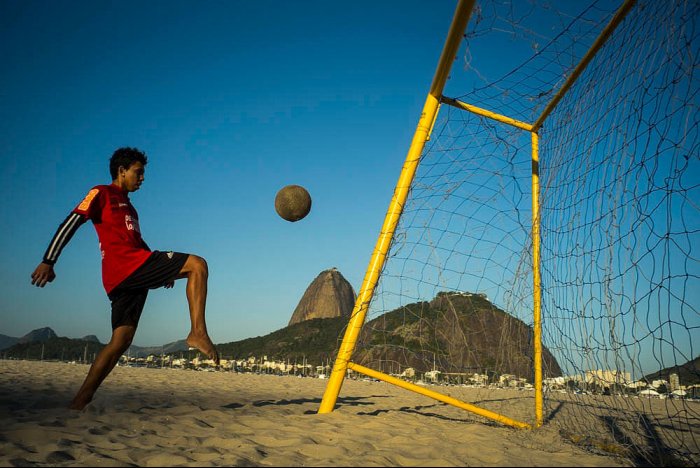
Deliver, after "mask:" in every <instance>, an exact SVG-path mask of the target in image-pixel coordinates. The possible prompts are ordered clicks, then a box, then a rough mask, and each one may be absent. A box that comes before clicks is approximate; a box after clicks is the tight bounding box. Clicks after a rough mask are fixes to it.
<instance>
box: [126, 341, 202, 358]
mask: <svg viewBox="0 0 700 468" xmlns="http://www.w3.org/2000/svg"><path fill="white" fill-rule="evenodd" d="M188 348H189V346H187V343H186V342H185V340H178V341H173V342H172V343H167V344H164V345H162V346H135V345H131V346H130V347H129V349H128V350H127V353H128V354H129V356H131V357H146V356H148V355H151V354H153V355H156V356H159V355H161V354H171V353H177V352H180V351H187V349H188Z"/></svg>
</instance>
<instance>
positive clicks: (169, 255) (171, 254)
mask: <svg viewBox="0 0 700 468" xmlns="http://www.w3.org/2000/svg"><path fill="white" fill-rule="evenodd" d="M166 255H167V256H168V258H169V259H171V260H172V258H173V253H172V252H168V253H167V254H166Z"/></svg>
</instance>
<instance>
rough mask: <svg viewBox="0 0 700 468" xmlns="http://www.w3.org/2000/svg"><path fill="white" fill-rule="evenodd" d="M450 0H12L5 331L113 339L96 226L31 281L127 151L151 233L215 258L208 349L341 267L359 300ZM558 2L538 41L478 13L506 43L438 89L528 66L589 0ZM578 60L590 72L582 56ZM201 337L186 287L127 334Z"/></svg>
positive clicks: (6, 52) (2, 173)
mask: <svg viewBox="0 0 700 468" xmlns="http://www.w3.org/2000/svg"><path fill="white" fill-rule="evenodd" d="M619 3H620V2H618V1H612V0H611V1H601V2H599V3H598V5H597V6H596V8H594V9H593V10H592V12H591V15H592V16H594V15H599V16H601V17H609V13H610V12H611V11H612V10H614V8H616V7H617V5H618V4H619ZM456 4H457V2H456V0H455V1H451V0H450V1H447V0H440V1H435V0H401V1H399V0H392V1H380V2H377V1H355V2H342V3H341V2H334V1H308V0H304V1H297V2H282V1H255V2H254V1H234V0H229V1H208V2H194V1H167V2H166V1H161V0H159V1H149V2H136V1H122V2H107V1H91V2H87V1H86V2H81V1H70V2H39V1H26V0H4V1H2V2H0V60H1V61H2V66H3V72H2V73H0V122H2V123H1V124H0V158H2V164H1V166H0V167H1V169H0V187H1V188H0V190H1V191H2V193H1V194H2V198H0V215H1V216H2V217H3V219H4V220H5V227H4V228H3V230H2V231H0V236H1V237H0V255H1V256H2V259H3V262H2V266H1V267H0V333H2V334H6V335H10V336H21V335H24V334H25V333H27V332H29V331H31V330H33V329H35V328H39V327H45V326H49V327H51V328H53V329H54V331H56V333H57V334H58V335H60V336H68V337H72V338H78V337H82V336H85V335H89V334H94V335H97V337H98V338H99V339H100V340H101V341H102V342H106V341H108V339H109V336H110V332H111V330H110V309H109V301H108V299H107V296H106V294H105V292H104V290H103V287H102V282H101V272H100V254H99V249H98V243H97V236H96V234H95V231H94V228H93V227H92V226H91V225H90V224H87V225H84V226H83V227H82V228H81V230H80V231H79V232H78V233H77V234H76V236H75V237H74V238H73V240H72V242H71V243H70V245H69V246H68V247H67V248H66V249H65V250H64V252H63V255H62V256H61V258H60V259H59V262H58V264H57V266H56V273H57V275H58V276H57V279H56V281H54V283H52V284H50V285H48V286H47V287H46V288H43V289H38V288H36V287H34V286H32V285H31V284H30V274H31V272H32V271H33V270H34V268H35V267H36V265H37V264H38V263H39V262H40V260H41V257H42V255H43V253H44V251H45V249H46V246H47V244H48V242H49V241H50V239H51V237H52V236H53V234H54V232H55V230H56V228H57V226H58V225H59V224H60V223H61V222H62V221H63V220H64V218H65V217H66V215H67V214H68V213H69V212H70V210H71V209H72V208H73V207H75V206H76V205H77V203H79V202H80V201H81V200H82V198H83V197H84V195H85V194H86V193H87V191H88V190H89V189H90V188H91V187H92V186H94V185H97V184H103V183H109V182H110V177H109V171H108V160H109V157H110V155H111V154H112V152H113V151H114V150H115V149H116V148H118V147H121V146H135V147H138V148H140V149H142V150H144V151H145V152H146V153H147V155H148V157H149V163H148V166H147V171H146V180H145V184H144V185H143V186H142V188H141V190H140V191H138V192H136V193H134V194H132V196H131V199H132V202H133V204H134V205H135V207H136V209H137V210H138V212H139V216H140V226H141V230H142V234H143V236H144V239H145V240H146V241H147V242H148V244H149V245H150V246H151V247H152V248H154V249H159V250H177V251H182V252H188V253H194V254H197V255H200V256H202V257H204V258H206V259H207V261H208V264H209V271H210V279H209V297H208V307H207V320H208V325H209V331H210V335H211V337H212V339H213V341H214V342H215V343H226V342H230V341H236V340H241V339H244V338H248V337H252V336H259V335H265V334H267V333H270V332H272V331H275V330H278V329H280V328H282V327H285V326H286V325H287V323H288V321H289V319H290V317H291V316H292V313H293V311H294V308H295V307H296V305H297V303H298V302H299V300H300V299H301V296H302V295H303V293H304V291H305V289H306V287H307V286H308V285H309V284H310V283H311V281H313V279H314V278H316V276H317V275H318V274H319V273H320V272H321V271H323V270H326V269H328V268H332V267H336V268H338V269H339V270H340V272H341V273H342V274H343V275H344V276H345V277H346V278H347V279H348V281H349V282H350V283H351V284H352V286H353V287H354V288H355V290H356V291H357V290H358V289H359V287H360V283H361V281H362V278H363V277H364V274H365V269H366V267H367V264H368V261H369V259H370V254H371V252H372V249H373V248H374V245H375V242H376V239H377V236H378V234H379V230H380V228H381V224H382V221H383V219H384V215H385V213H386V209H387V206H388V204H389V201H390V199H391V195H392V193H393V190H394V185H395V183H396V180H397V179H398V176H399V173H400V170H401V167H402V165H403V161H404V159H405V156H406V152H407V150H408V147H409V144H410V141H411V138H412V136H413V132H414V130H415V127H416V123H417V122H418V118H419V116H420V112H421V110H422V107H423V103H424V101H425V97H426V94H427V92H428V90H429V88H430V83H431V81H432V77H433V74H434V71H435V66H436V64H437V62H438V58H439V55H440V52H441V50H442V47H443V44H444V41H445V37H446V34H447V30H448V28H449V25H450V22H451V20H452V16H453V13H454V8H455V6H456ZM489 5H491V4H489V3H488V2H486V3H485V8H489ZM518 5H525V6H527V5H529V4H525V3H519V4H518ZM557 7H559V8H563V9H564V10H567V12H566V13H565V14H564V15H561V16H558V17H552V16H551V15H550V12H549V11H548V10H544V11H542V12H541V13H540V12H538V13H537V14H532V12H531V11H530V12H528V18H529V19H530V20H532V19H534V20H536V21H539V22H540V23H539V24H536V25H535V27H536V30H537V31H538V34H539V36H538V38H539V39H541V42H540V43H539V44H533V43H528V42H523V41H514V40H509V37H511V38H512V37H515V36H517V35H520V34H521V33H523V34H524V31H518V30H516V29H513V31H512V34H510V36H509V34H508V32H509V31H508V28H509V27H512V26H513V25H507V24H506V25H502V24H498V23H494V24H490V23H488V22H485V23H484V24H482V25H481V27H483V28H484V29H488V28H495V29H499V30H502V31H501V32H505V34H504V37H505V39H503V40H501V41H500V42H499V40H498V39H497V40H495V41H493V40H491V41H489V42H485V43H484V44H482V45H481V47H479V48H475V49H474V50H471V51H469V53H466V51H465V48H464V46H462V48H461V50H460V52H459V54H458V59H457V61H456V62H455V64H454V67H453V73H457V71H460V72H464V71H465V69H466V68H468V67H467V65H468V64H467V62H469V64H470V65H472V66H474V67H476V68H477V69H478V71H479V73H478V74H475V73H471V74H469V73H466V74H463V75H465V77H461V78H462V79H465V80H466V81H461V82H460V83H459V87H454V83H453V80H450V81H448V83H447V88H446V93H445V94H446V95H448V96H460V95H463V94H466V93H468V92H469V91H470V87H475V86H476V87H478V86H480V85H482V84H483V83H484V81H489V80H493V79H496V78H498V77H500V76H501V75H502V74H504V73H506V72H508V71H509V70H512V69H513V68H515V67H517V66H518V65H520V64H521V63H522V61H523V60H524V59H525V58H526V57H529V56H530V55H531V54H532V53H533V52H534V51H535V49H536V48H538V47H540V48H541V47H543V45H544V44H546V43H547V42H548V40H549V38H551V37H553V36H554V35H556V34H557V33H558V32H559V31H560V30H561V29H562V28H563V26H565V25H566V24H568V22H569V21H570V20H571V19H573V16H571V15H576V14H578V13H579V12H580V11H581V10H582V9H583V8H584V6H583V5H582V4H581V3H580V2H578V1H567V2H558V3H557ZM585 28H591V34H593V37H595V35H597V33H598V31H599V28H598V27H597V26H596V24H595V22H589V23H584V29H585ZM577 52H580V51H577ZM559 58H560V59H561V60H563V61H566V59H567V58H568V56H567V55H566V54H561V56H560V57H559ZM570 60H571V63H570V64H569V65H570V66H573V64H575V63H577V61H578V58H577V57H576V54H571V57H570ZM563 65H564V66H566V65H567V64H566V63H564V64H563ZM564 71H566V70H564ZM541 75H543V74H542V73H534V74H533V78H534V79H535V82H533V83H530V82H523V83H522V86H521V85H520V84H517V83H516V85H512V89H511V88H508V92H514V93H517V92H523V93H524V94H526V93H527V92H530V90H529V89H527V87H528V86H529V85H530V84H532V85H533V88H535V87H536V86H542V85H544V86H546V85H549V86H550V87H554V83H556V81H557V80H558V79H561V77H559V78H556V76H555V77H554V78H551V74H550V75H548V76H547V77H543V82H536V80H537V79H539V78H540V76H541ZM562 76H563V75H562ZM546 80H551V81H550V82H549V83H548V82H547V81H546ZM520 88H526V89H520ZM495 89H496V94H495V96H494V98H495V99H498V98H500V97H501V96H500V93H499V90H500V88H498V87H496V88H495ZM504 94H505V92H504ZM516 100H517V99H514V101H516ZM519 103H520V104H523V107H524V108H525V110H526V111H529V109H531V107H529V103H527V102H525V101H524V100H522V99H521V100H520V101H519ZM474 104H477V105H483V104H482V103H481V102H474ZM485 107H489V106H487V105H485ZM515 116H516V117H521V116H520V115H515ZM523 118H527V116H525V117H523ZM524 164H525V165H527V166H529V162H528V161H524ZM288 184H299V185H302V186H304V187H306V188H307V189H308V191H309V192H310V194H311V196H312V199H313V207H312V210H311V213H310V214H309V216H308V217H307V218H305V219H304V220H302V221H299V222H296V223H289V222H286V221H284V220H282V219H281V218H279V217H278V216H277V214H276V213H275V211H274V198H275V195H276V193H277V191H278V190H279V189H280V188H281V187H283V186H285V185H288ZM188 331H189V316H188V312H187V303H186V299H185V283H184V281H180V282H178V283H177V284H176V286H175V288H174V289H172V290H164V289H160V290H156V291H152V292H151V294H150V296H149V300H148V302H147V304H146V309H145V311H144V314H143V316H142V319H141V324H140V327H139V331H138V333H137V335H136V338H135V340H134V344H136V345H140V346H154V345H160V344H164V343H168V342H172V341H176V340H180V339H183V338H185V337H186V335H187V333H188ZM691 347H692V346H691Z"/></svg>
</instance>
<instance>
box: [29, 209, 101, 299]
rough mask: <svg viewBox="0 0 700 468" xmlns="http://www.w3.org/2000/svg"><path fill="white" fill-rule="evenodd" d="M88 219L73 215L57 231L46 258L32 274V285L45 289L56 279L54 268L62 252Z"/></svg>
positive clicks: (45, 254) (47, 250)
mask: <svg viewBox="0 0 700 468" xmlns="http://www.w3.org/2000/svg"><path fill="white" fill-rule="evenodd" d="M85 221H87V218H85V217H83V216H81V215H79V214H77V213H71V214H69V215H68V217H67V218H66V219H65V220H64V221H63V222H62V223H61V225H60V226H59V227H58V229H57V230H56V234H54V236H53V239H51V242H50V243H49V247H48V248H47V249H46V252H45V253H44V258H43V260H42V261H41V263H40V264H39V265H38V266H37V267H36V268H35V269H34V272H33V273H32V284H34V285H36V286H38V287H40V288H43V287H44V286H46V283H50V282H51V281H53V280H54V278H56V273H55V272H54V271H53V266H54V264H55V263H56V260H58V257H59V255H61V251H62V250H63V248H64V247H65V246H66V245H67V244H68V241H70V240H71V238H72V237H73V235H74V234H75V232H76V231H77V230H78V228H79V227H80V226H82V225H83V224H84V223H85Z"/></svg>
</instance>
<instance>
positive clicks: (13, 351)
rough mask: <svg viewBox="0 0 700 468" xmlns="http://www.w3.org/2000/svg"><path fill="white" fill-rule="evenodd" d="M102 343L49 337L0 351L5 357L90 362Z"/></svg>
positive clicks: (102, 346)
mask: <svg viewBox="0 0 700 468" xmlns="http://www.w3.org/2000/svg"><path fill="white" fill-rule="evenodd" d="M102 348H104V345H103V344H101V343H99V342H95V341H92V340H75V339H71V338H65V337H55V338H50V339H48V340H46V341H43V342H41V341H33V342H30V343H17V344H16V345H14V346H11V347H10V348H8V349H5V350H3V351H1V352H0V355H2V356H3V357H5V358H14V359H33V360H38V359H44V360H46V361H52V360H57V361H83V359H85V360H87V362H92V361H93V360H94V359H93V356H95V355H96V354H97V353H99V352H100V351H101V350H102Z"/></svg>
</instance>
